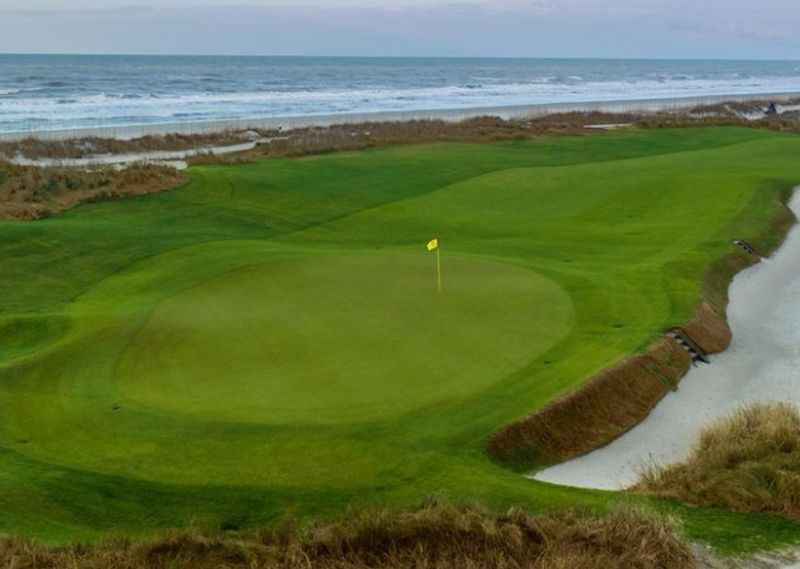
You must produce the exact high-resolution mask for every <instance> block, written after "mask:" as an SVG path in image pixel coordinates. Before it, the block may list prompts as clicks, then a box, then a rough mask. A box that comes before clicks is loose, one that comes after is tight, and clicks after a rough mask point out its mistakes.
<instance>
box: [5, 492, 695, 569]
mask: <svg viewBox="0 0 800 569" xmlns="http://www.w3.org/2000/svg"><path fill="white" fill-rule="evenodd" d="M0 562H7V563H10V564H12V566H13V567H19V568H21V569H26V568H28V567H31V568H32V567H41V568H48V569H61V568H73V567H83V568H86V569H92V568H105V567H115V568H120V569H140V568H145V567H146V568H150V569H155V568H161V567H163V568H170V569H179V568H184V567H185V568H191V569H202V568H215V569H216V568H218V567H229V568H232V569H233V568H237V567H242V568H247V569H293V568H298V569H299V568H302V569H314V568H317V569H338V568H341V569H361V568H363V569H366V568H374V569H380V568H385V569H400V568H407V567H437V568H440V569H448V568H459V569H460V568H463V567H482V568H486V569H489V568H496V569H522V568H525V569H561V568H563V569H600V568H602V569H649V568H651V567H659V568H662V569H691V568H693V567H694V566H695V562H694V560H693V558H692V554H691V551H690V549H689V547H688V546H687V545H686V544H685V543H684V542H683V541H682V540H681V538H680V535H679V529H678V528H676V525H675V523H674V521H670V520H664V519H662V518H658V517H654V516H653V515H652V514H648V513H645V512H643V511H639V510H632V509H619V510H617V511H615V512H613V513H611V514H609V515H607V516H604V517H602V518H597V517H593V516H588V515H585V514H583V515H579V514H575V513H564V514H559V515H549V516H538V517H534V516H530V515H528V514H525V513H524V512H522V511H519V510H511V511H509V512H508V513H507V514H505V515H495V514H491V513H489V512H485V511H482V510H479V509H477V508H474V507H467V508H455V507H452V506H446V505H440V504H435V503H434V504H428V505H426V506H424V507H422V508H420V509H417V510H413V511H408V512H397V511H386V510H370V511H363V512H358V513H355V514H351V515H350V516H348V518H347V519H345V520H340V521H337V522H334V523H329V524H325V525H318V526H314V527H306V528H297V527H296V526H294V525H292V524H288V523H287V524H284V525H282V526H281V527H279V528H278V529H276V530H272V531H269V532H264V531H262V532H258V533H255V534H249V535H245V536H238V537H234V536H230V535H225V534H223V533H219V532H199V531H194V532H191V531H184V532H180V533H174V534H172V535H169V536H167V537H164V538H161V539H159V540H156V541H152V542H145V543H140V544H131V543H130V542H124V541H122V542H119V541H117V542H108V543H105V544H101V545H96V546H93V547H72V548H65V549H48V548H44V547H41V546H40V545H37V544H34V543H31V542H29V541H26V540H21V539H16V540H10V539H8V540H2V539H0Z"/></svg>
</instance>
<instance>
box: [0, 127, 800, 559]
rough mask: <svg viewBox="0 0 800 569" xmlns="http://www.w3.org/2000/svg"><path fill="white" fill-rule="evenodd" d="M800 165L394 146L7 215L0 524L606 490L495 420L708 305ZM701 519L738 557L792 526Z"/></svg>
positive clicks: (632, 143) (786, 155) (1, 226)
mask: <svg viewBox="0 0 800 569" xmlns="http://www.w3.org/2000/svg"><path fill="white" fill-rule="evenodd" d="M798 153H800V138H798V137H796V136H793V135H785V134H774V133H769V132H766V131H756V130H749V129H738V128H715V129H680V130H654V131H636V130H633V131H629V132H615V133H609V134H602V135H593V136H586V137H561V138H541V139H536V140H529V141H515V142H503V143H496V144H483V145H479V144H434V145H421V146H402V147H392V148H386V149H379V150H369V151H364V152H359V153H341V154H330V155H324V156H315V157H309V158H303V159H271V160H264V161H260V162H257V163H254V164H246V165H237V166H204V167H193V168H191V169H190V170H189V177H190V179H191V181H190V182H189V183H188V184H187V185H186V186H184V187H182V188H178V189H176V190H174V191H171V192H167V193H163V194H158V195H151V196H147V197H141V198H136V199H130V200H123V201H117V202H107V203H97V204H91V205H84V206H81V207H79V208H76V209H75V210H72V211H70V212H68V213H67V214H64V215H62V216H58V217H54V218H51V219H47V220H43V221H40V222H35V223H21V222H0V266H2V272H1V273H0V409H2V413H0V509H1V510H2V511H3V512H4V515H3V516H2V517H0V532H13V533H23V534H26V535H32V536H36V537H39V538H41V539H44V540H47V541H52V542H63V541H65V540H72V539H98V538H101V537H103V536H105V535H107V534H108V532H116V533H118V534H123V535H142V534H147V533H149V532H152V531H155V530H158V529H162V528H169V527H181V526H186V525H189V524H199V525H212V526H221V527H224V528H228V529H238V528H248V527H254V526H258V525H261V524H267V523H270V522H272V521H275V520H276V519H278V518H279V517H281V516H283V515H285V514H286V513H287V512H289V513H291V514H292V515H295V516H298V517H301V518H305V517H311V516H334V515H339V514H341V513H342V512H344V511H346V509H347V507H348V506H351V505H355V506H360V505H376V504H379V505H386V506H391V507H405V506H410V505H415V504H418V503H419V502H420V501H422V500H424V499H426V498H428V497H430V496H443V497H446V498H448V499H451V500H453V501H478V502H481V503H485V504H487V505H489V506H491V507H497V508H505V507H507V506H510V505H513V504H517V505H524V506H526V507H528V508H530V509H532V510H534V511H542V510H546V509H550V508H556V507H591V508H606V507H609V506H610V505H612V504H614V503H615V502H617V501H618V500H619V499H620V497H619V496H618V495H614V494H607V493H601V492H590V491H581V490H574V489H568V488H558V487H553V486H548V485H545V484H541V483H538V482H533V481H531V480H527V479H525V478H524V477H523V476H522V475H521V474H520V473H518V472H514V471H512V470H510V469H507V468H505V467H503V466H500V465H498V464H495V463H493V462H492V461H491V460H490V459H489V458H488V456H487V454H486V452H485V446H486V441H487V439H488V437H489V436H491V434H492V433H494V432H496V431H497V430H498V429H500V428H501V427H503V426H504V425H507V424H508V423H510V422H511V421H514V420H515V419H518V418H520V417H523V416H525V415H527V414H528V413H530V412H533V411H536V410H538V409H541V408H542V407H543V406H545V405H547V404H548V403H549V402H551V401H553V400H554V399H556V398H558V397H560V396H562V395H564V394H566V393H569V392H571V391H573V390H575V389H577V388H579V387H580V386H581V385H582V384H583V383H584V382H585V381H586V380H587V378H589V377H591V376H592V375H593V374H595V373H597V372H598V371H600V370H602V369H604V368H605V367H607V366H610V365H613V364H615V363H617V362H619V361H620V360H621V359H623V358H625V357H627V356H629V355H631V354H635V353H638V352H640V351H642V350H643V349H645V348H646V347H647V346H648V345H649V344H650V343H651V342H652V341H653V340H654V339H656V338H658V337H659V336H660V335H661V334H662V333H663V332H664V331H665V330H666V329H668V328H669V327H671V326H676V325H679V324H681V323H683V322H685V321H687V320H688V319H690V318H691V317H692V315H693V314H694V310H695V308H696V306H697V303H698V302H699V300H700V299H701V296H702V293H703V286H704V285H703V282H704V278H705V276H706V274H707V272H708V271H709V268H710V267H711V266H712V265H713V264H714V263H715V262H717V261H718V260H719V259H720V258H722V257H723V256H724V255H726V254H727V253H729V252H730V251H731V240H732V239H735V238H746V239H759V238H761V239H762V241H763V242H764V243H769V242H770V239H772V241H773V242H774V240H775V239H776V238H775V237H770V235H771V234H770V231H771V229H770V228H771V223H772V220H773V219H774V218H775V216H776V215H777V214H778V212H779V211H780V210H781V207H782V206H781V203H780V198H781V197H782V196H785V194H786V192H787V191H788V190H789V189H790V188H792V187H793V186H795V185H797V184H799V183H800V165H798V161H797V159H796V157H797V156H798ZM433 237H439V238H440V239H441V244H442V249H441V258H442V270H443V290H442V292H441V293H439V292H437V282H436V272H435V267H436V265H435V255H434V254H431V253H429V252H428V251H426V247H425V245H426V243H427V242H428V240H430V239H431V238H433ZM679 513H680V515H681V517H682V518H683V519H684V521H685V522H686V524H687V530H688V531H689V533H690V535H692V536H695V537H705V538H708V539H711V540H712V541H715V542H716V543H717V544H718V545H722V546H723V547H730V548H735V549H739V550H743V549H747V548H752V547H757V546H759V545H763V544H764V543H765V542H766V541H768V540H777V541H780V540H783V542H788V541H791V540H792V539H794V538H795V537H796V536H798V535H800V532H798V528H797V526H795V525H794V524H792V523H790V522H788V521H785V520H779V519H773V518H754V517H748V516H734V515H732V514H726V513H724V512H712V511H706V510H696V511H690V510H680V511H679ZM715 527H720V528H721V527H724V528H725V531H724V532H720V533H716V532H715V531H714V530H712V529H710V528H715ZM765 527H769V531H762V530H763V529H764V528H765ZM766 536H769V537H766Z"/></svg>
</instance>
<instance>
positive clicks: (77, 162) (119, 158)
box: [9, 139, 271, 170]
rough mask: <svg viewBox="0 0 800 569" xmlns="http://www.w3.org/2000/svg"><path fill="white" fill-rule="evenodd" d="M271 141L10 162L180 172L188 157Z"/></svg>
mask: <svg viewBox="0 0 800 569" xmlns="http://www.w3.org/2000/svg"><path fill="white" fill-rule="evenodd" d="M270 140H271V139H263V140H257V141H252V142H244V143H242V144H233V145H230V146H208V147H203V148H195V149H191V150H170V151H157V152H137V153H131V154H99V155H95V156H87V157H86V158H25V157H24V156H17V157H14V158H11V159H9V161H10V162H11V163H12V164H17V165H18V166H39V167H67V168H88V167H91V166H128V165H130V164H137V163H151V164H152V163H155V164H163V165H165V166H173V167H174V168H176V169H178V170H184V169H185V168H186V166H187V165H186V162H184V160H186V159H187V158H192V157H194V156H200V155H205V154H212V155H214V156H222V155H224V154H232V153H234V152H244V151H246V150H252V149H253V148H255V147H256V146H257V145H258V144H260V143H262V142H269V141H270Z"/></svg>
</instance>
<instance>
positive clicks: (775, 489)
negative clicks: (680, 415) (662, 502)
mask: <svg viewBox="0 0 800 569" xmlns="http://www.w3.org/2000/svg"><path fill="white" fill-rule="evenodd" d="M635 490H636V491H639V492H643V493H646V494H649V495H654V496H659V497H665V498H670V499H677V500H681V501H684V502H688V503H691V504H694V505H699V506H716V507H724V508H727V509H730V510H735V511H739V512H771V513H779V514H783V515H786V516H790V517H792V518H795V519H798V518H800V411H798V409H797V408H796V407H794V406H792V405H789V404H782V403H768V404H755V405H750V406H747V407H745V408H743V409H741V410H739V411H737V412H736V413H734V414H733V415H731V416H730V417H726V418H723V419H721V420H719V421H717V422H716V423H714V424H712V425H709V427H707V428H706V429H705V430H704V431H703V432H702V433H701V435H700V437H699V439H698V441H697V444H696V445H695V447H694V449H693V450H692V453H691V455H690V456H689V458H687V459H686V460H685V461H682V462H679V463H676V464H670V465H656V466H652V467H651V468H649V469H648V470H646V471H645V472H644V474H643V475H642V478H641V480H640V481H639V482H638V483H637V485H636V487H635Z"/></svg>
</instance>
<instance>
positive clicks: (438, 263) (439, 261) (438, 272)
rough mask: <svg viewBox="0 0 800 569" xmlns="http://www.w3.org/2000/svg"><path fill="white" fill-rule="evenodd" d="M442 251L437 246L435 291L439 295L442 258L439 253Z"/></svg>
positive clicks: (440, 247)
mask: <svg viewBox="0 0 800 569" xmlns="http://www.w3.org/2000/svg"><path fill="white" fill-rule="evenodd" d="M441 250H442V246H441V245H439V246H438V247H437V248H436V285H437V290H438V291H439V293H440V294H441V292H442V257H441V254H440V251H441Z"/></svg>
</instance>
